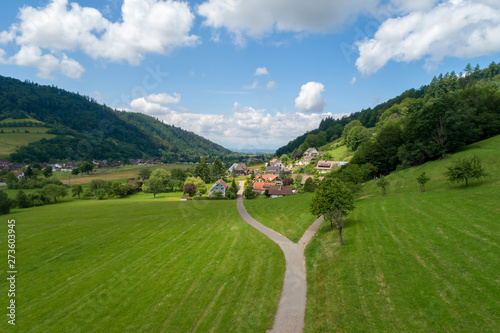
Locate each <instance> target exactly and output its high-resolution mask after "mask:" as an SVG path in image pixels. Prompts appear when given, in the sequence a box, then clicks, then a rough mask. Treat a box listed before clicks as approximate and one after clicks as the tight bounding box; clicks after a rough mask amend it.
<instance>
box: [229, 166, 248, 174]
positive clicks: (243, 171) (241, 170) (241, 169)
mask: <svg viewBox="0 0 500 333" xmlns="http://www.w3.org/2000/svg"><path fill="white" fill-rule="evenodd" d="M233 170H234V171H235V172H236V175H237V176H244V175H246V174H247V165H246V164H245V163H234V164H233V165H231V166H230V167H229V169H227V171H229V173H231V174H232V173H233Z"/></svg>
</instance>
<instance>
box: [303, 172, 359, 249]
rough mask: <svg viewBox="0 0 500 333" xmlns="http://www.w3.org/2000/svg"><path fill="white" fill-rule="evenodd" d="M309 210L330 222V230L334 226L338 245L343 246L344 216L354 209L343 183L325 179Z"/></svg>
mask: <svg viewBox="0 0 500 333" xmlns="http://www.w3.org/2000/svg"><path fill="white" fill-rule="evenodd" d="M309 209H310V211H311V213H312V214H313V215H316V216H320V215H323V216H324V217H325V219H327V220H329V221H330V226H331V227H332V228H333V224H335V226H336V227H337V229H338V231H339V241H340V245H344V241H343V239H342V228H344V222H345V218H346V215H347V214H348V213H349V212H350V211H351V210H353V209H354V197H353V195H352V194H351V191H350V190H349V188H348V187H347V186H346V185H345V184H344V182H342V181H341V180H340V179H337V178H326V179H325V180H324V181H323V182H322V183H321V185H320V187H319V188H318V190H317V191H316V193H315V194H314V196H313V198H312V201H311V206H310V207H309Z"/></svg>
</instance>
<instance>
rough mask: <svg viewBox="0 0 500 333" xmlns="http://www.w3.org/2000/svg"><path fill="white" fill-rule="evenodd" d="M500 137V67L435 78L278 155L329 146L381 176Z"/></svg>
mask: <svg viewBox="0 0 500 333" xmlns="http://www.w3.org/2000/svg"><path fill="white" fill-rule="evenodd" d="M497 134H500V64H496V63H495V62H492V63H491V64H490V65H489V66H488V67H487V68H484V69H481V68H480V67H479V66H476V67H475V68H472V66H471V65H470V64H469V65H467V67H466V68H465V69H464V72H463V73H462V72H461V73H459V74H456V73H455V72H451V73H446V74H445V75H442V74H441V75H439V77H434V79H433V80H432V82H431V83H430V84H429V85H426V86H422V87H420V88H419V89H410V90H407V91H405V92H404V93H402V94H401V95H399V96H397V97H395V98H393V99H391V100H389V101H387V102H385V103H382V104H379V105H377V106H376V107H374V108H373V109H372V108H370V109H367V110H362V111H360V112H356V113H353V114H351V115H350V116H348V117H344V118H342V119H339V120H335V119H332V118H327V119H325V120H323V121H322V122H321V124H320V125H319V128H318V129H316V130H313V131H310V132H308V133H305V134H304V135H302V136H300V137H298V138H296V139H294V140H292V141H290V142H289V143H288V144H287V145H286V146H283V147H281V148H279V149H278V150H277V151H276V154H277V155H278V156H281V155H283V154H289V155H290V156H292V155H295V154H302V153H303V152H304V151H305V150H306V149H307V148H308V147H317V148H319V147H321V146H324V145H326V144H327V143H330V142H334V141H336V142H338V144H339V145H341V144H343V145H346V146H347V147H348V148H349V149H350V150H352V151H353V157H352V159H351V163H356V164H364V163H371V164H373V165H374V166H376V167H377V168H378V170H379V172H381V173H385V172H389V171H391V170H394V169H395V168H396V167H397V166H398V165H401V166H403V167H404V166H408V165H415V164H420V163H423V162H425V161H427V160H432V159H435V158H437V157H439V156H442V155H443V154H446V153H448V152H451V151H453V150H455V149H457V148H459V147H462V146H464V145H466V144H469V143H473V142H476V141H478V140H482V139H485V138H488V137H491V136H493V135H497Z"/></svg>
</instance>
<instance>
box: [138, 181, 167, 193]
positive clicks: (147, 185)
mask: <svg viewBox="0 0 500 333" xmlns="http://www.w3.org/2000/svg"><path fill="white" fill-rule="evenodd" d="M142 190H143V191H144V192H146V193H153V198H156V194H157V193H161V192H164V191H165V184H164V183H163V180H162V179H160V178H149V179H148V180H145V181H144V184H142Z"/></svg>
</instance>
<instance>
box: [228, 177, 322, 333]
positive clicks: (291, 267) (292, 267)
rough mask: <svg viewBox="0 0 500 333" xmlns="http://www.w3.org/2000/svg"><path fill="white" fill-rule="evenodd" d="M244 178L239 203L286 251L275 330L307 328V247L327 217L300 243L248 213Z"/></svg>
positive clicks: (251, 220) (243, 212) (246, 216)
mask: <svg viewBox="0 0 500 333" xmlns="http://www.w3.org/2000/svg"><path fill="white" fill-rule="evenodd" d="M243 188H244V182H240V191H239V192H238V200H237V203H236V204H237V207H238V212H239V213H240V215H241V217H242V218H243V220H245V221H246V222H247V223H248V224H250V225H251V226H252V227H254V228H255V229H257V230H259V231H260V232H262V233H263V234H264V235H266V236H267V237H269V238H270V239H271V240H272V241H273V242H275V243H276V244H278V245H279V246H280V248H281V250H282V251H283V253H284V254H285V260H286V270H285V282H284V284H283V291H282V293H281V300H280V303H279V306H278V312H277V314H276V317H275V319H274V326H273V329H272V330H271V332H274V333H282V332H283V333H285V332H286V333H293V332H302V329H303V328H304V316H305V310H306V294H307V281H306V264H305V257H304V249H305V248H306V246H307V244H309V242H310V241H311V239H312V238H313V237H314V235H315V233H316V232H317V231H318V229H319V227H320V225H321V222H322V221H323V217H319V218H318V219H317V220H316V221H314V223H313V224H311V226H310V227H309V228H308V229H307V230H306V232H305V233H304V235H303V236H302V238H301V239H300V240H299V242H298V243H294V242H292V241H291V240H289V239H288V238H286V237H285V236H283V235H282V234H280V233H278V232H276V231H274V230H272V229H270V228H268V227H266V226H264V225H262V224H260V223H259V222H257V221H256V220H255V219H254V218H253V217H251V216H250V214H248V212H247V210H246V209H245V206H244V205H243V197H242V194H243Z"/></svg>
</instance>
